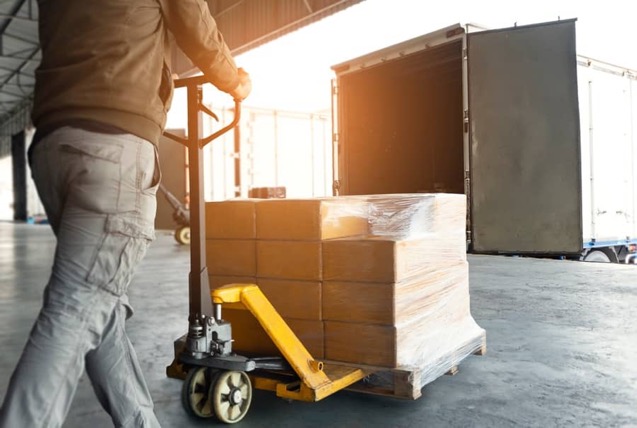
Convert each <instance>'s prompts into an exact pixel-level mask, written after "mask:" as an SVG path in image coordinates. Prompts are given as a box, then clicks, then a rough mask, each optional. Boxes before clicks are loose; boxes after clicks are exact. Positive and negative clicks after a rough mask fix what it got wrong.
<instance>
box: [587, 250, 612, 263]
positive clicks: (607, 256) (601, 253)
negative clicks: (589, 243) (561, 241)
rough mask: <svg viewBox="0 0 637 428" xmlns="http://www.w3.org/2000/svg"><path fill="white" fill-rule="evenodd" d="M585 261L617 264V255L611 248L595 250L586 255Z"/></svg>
mask: <svg viewBox="0 0 637 428" xmlns="http://www.w3.org/2000/svg"><path fill="white" fill-rule="evenodd" d="M582 260H583V261H585V262H594V263H617V262H618V258H617V253H615V251H614V250H613V249H611V248H593V249H592V250H590V251H589V252H588V253H586V255H584V257H583V259H582Z"/></svg>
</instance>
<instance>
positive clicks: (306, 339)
mask: <svg viewBox="0 0 637 428" xmlns="http://www.w3.org/2000/svg"><path fill="white" fill-rule="evenodd" d="M222 316H223V319H224V320H226V321H230V323H231V325H232V337H233V339H234V342H233V345H232V349H233V351H235V352H236V353H237V354H242V353H243V354H245V355H260V356H274V355H280V354H281V353H280V352H279V350H278V349H277V347H276V346H275V345H274V343H273V342H272V340H271V339H270V337H269V336H268V335H267V333H266V332H265V330H263V327H261V324H259V322H258V321H257V320H256V318H254V316H253V315H252V313H250V312H249V311H247V310H240V309H224V310H223V313H222ZM284 319H285V321H286V323H287V324H288V326H289V327H290V329H292V331H293V332H294V334H296V336H297V337H298V338H299V340H300V341H301V343H303V345H304V346H305V348H306V349H307V350H308V351H309V352H310V354H311V355H312V357H314V358H317V359H318V358H323V336H324V334H323V322H322V321H316V320H314V321H313V320H299V319H291V318H284Z"/></svg>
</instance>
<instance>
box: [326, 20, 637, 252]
mask: <svg viewBox="0 0 637 428" xmlns="http://www.w3.org/2000/svg"><path fill="white" fill-rule="evenodd" d="M575 24H576V20H562V21H557V22H548V23H541V24H535V25H528V26H516V27H513V28H505V29H497V30H481V29H477V28H476V27H474V26H471V25H466V26H463V25H459V24H458V25H453V26H450V27H448V28H444V29H441V30H439V31H435V32H433V33H430V34H426V35H423V36H421V37H417V38H415V39H412V40H408V41H405V42H403V43H400V44H397V45H394V46H391V47H388V48H385V49H382V50H379V51H376V52H373V53H370V54H368V55H364V56H362V57H359V58H356V59H352V60H350V61H347V62H343V63H341V64H338V65H335V66H333V67H332V68H333V70H334V72H335V74H336V78H335V79H334V83H333V95H334V99H333V108H334V113H333V122H334V127H333V131H334V136H333V140H334V151H333V155H334V163H333V165H334V170H333V173H334V182H333V183H334V184H333V188H334V193H335V194H340V195H360V194H378V193H381V194H383V193H411V192H449V193H464V194H465V195H466V197H467V207H468V210H467V212H468V214H467V242H468V248H469V250H470V251H472V252H475V253H486V254H517V255H536V256H557V257H566V258H575V259H583V260H588V261H605V262H609V261H610V262H632V261H633V260H634V257H635V255H634V252H635V247H636V244H637V202H636V194H637V166H636V165H637V143H636V141H635V140H636V137H635V126H636V125H637V104H636V101H635V96H637V92H636V91H637V85H636V79H637V72H635V71H632V70H629V69H625V68H621V67H616V66H612V65H610V64H606V63H603V62H600V61H595V60H593V59H590V58H586V57H583V56H580V55H578V54H577V53H576V31H575ZM633 92H635V93H633Z"/></svg>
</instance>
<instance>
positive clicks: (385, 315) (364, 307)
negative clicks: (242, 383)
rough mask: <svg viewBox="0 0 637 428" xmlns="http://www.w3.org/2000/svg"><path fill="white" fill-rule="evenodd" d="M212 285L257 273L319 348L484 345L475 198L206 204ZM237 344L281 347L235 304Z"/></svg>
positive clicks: (444, 351) (373, 360) (422, 351)
mask: <svg viewBox="0 0 637 428" xmlns="http://www.w3.org/2000/svg"><path fill="white" fill-rule="evenodd" d="M206 210H207V214H206V223H207V227H206V228H207V257H208V270H209V274H210V284H211V287H212V288H217V287H220V286H222V285H224V284H229V283H248V284H257V285H258V286H259V287H260V288H261V290H262V291H263V292H264V294H265V295H266V296H267V297H268V299H269V300H270V301H271V303H272V304H273V306H274V307H275V308H276V309H277V311H278V312H279V313H280V314H281V316H282V317H283V318H284V319H285V320H286V322H287V323H288V325H289V326H290V328H291V329H292V330H293V331H294V332H295V333H296V335H297V336H298V337H299V339H300V340H301V341H302V342H303V344H304V345H305V346H306V348H307V349H308V350H309V351H310V353H311V354H312V355H313V356H314V357H315V358H322V359H323V358H324V359H327V360H335V361H343V362H347V363H353V364H363V365H372V366H380V367H388V368H393V367H405V366H409V367H419V368H422V367H429V366H431V365H434V366H435V365H439V364H442V363H441V361H442V362H444V365H448V363H449V361H448V360H450V359H455V360H458V361H459V360H460V359H462V358H464V357H465V356H466V355H469V354H470V353H472V352H474V351H475V350H476V349H478V348H479V347H480V346H481V344H482V343H483V340H484V330H482V329H481V328H480V327H478V326H477V324H476V323H475V322H474V320H473V318H472V317H471V314H470V310H469V282H468V267H467V262H466V251H465V250H466V247H465V245H466V244H465V234H464V230H465V227H464V225H465V215H466V207H465V198H464V196H462V195H443V194H413V195H378V196H365V197H363V196H355V197H337V198H324V199H304V200H301V199H268V200H230V201H224V202H211V203H208V204H206ZM223 317H224V319H226V320H229V321H230V322H231V323H232V325H233V337H234V339H235V343H234V349H235V350H237V352H243V353H247V354H250V353H257V354H267V355H271V354H276V353H277V350H276V348H275V347H274V345H273V344H272V342H271V341H270V340H269V338H268V337H267V335H266V334H265V332H264V331H263V329H262V328H261V327H260V325H259V324H258V322H257V321H256V320H255V319H254V317H253V316H252V315H251V314H250V313H249V312H247V311H245V310H241V309H225V310H224V312H223Z"/></svg>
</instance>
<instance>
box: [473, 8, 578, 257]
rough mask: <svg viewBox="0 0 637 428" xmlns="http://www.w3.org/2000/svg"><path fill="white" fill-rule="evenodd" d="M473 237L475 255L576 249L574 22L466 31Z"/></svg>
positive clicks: (576, 182) (576, 151) (576, 106)
mask: <svg viewBox="0 0 637 428" xmlns="http://www.w3.org/2000/svg"><path fill="white" fill-rule="evenodd" d="M467 46H468V81H469V118H470V129H469V132H470V163H471V232H472V233H471V235H472V236H471V238H472V246H473V251H475V252H478V253H515V254H543V253H560V254H564V253H579V252H580V251H581V249H582V196H581V188H582V186H581V166H580V163H581V161H580V159H581V158H580V135H579V133H580V130H579V110H578V94H577V68H576V67H577V58H576V50H575V21H574V20H569V21H560V22H554V23H546V24H540V25H532V26H524V27H515V28H509V29H504V30H494V31H484V32H478V33H471V34H469V35H468V42H467Z"/></svg>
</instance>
